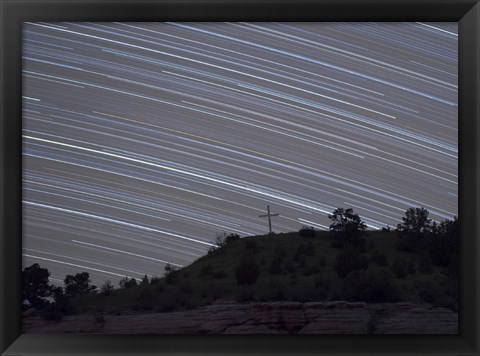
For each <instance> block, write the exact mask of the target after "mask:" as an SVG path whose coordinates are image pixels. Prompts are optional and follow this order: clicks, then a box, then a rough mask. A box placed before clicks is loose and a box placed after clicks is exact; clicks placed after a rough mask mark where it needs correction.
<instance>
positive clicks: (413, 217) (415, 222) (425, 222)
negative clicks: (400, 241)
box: [397, 208, 432, 238]
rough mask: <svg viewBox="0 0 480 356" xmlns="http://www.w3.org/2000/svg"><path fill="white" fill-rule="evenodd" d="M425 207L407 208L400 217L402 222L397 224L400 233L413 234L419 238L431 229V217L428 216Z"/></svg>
mask: <svg viewBox="0 0 480 356" xmlns="http://www.w3.org/2000/svg"><path fill="white" fill-rule="evenodd" d="M428 214H429V213H428V210H427V209H425V208H409V209H408V210H407V211H406V212H405V216H404V217H403V218H402V221H403V222H402V223H401V224H398V225H397V230H398V231H399V232H400V233H401V234H408V235H413V236H415V237H418V238H421V237H423V236H425V235H426V234H427V233H429V232H430V231H431V230H432V226H431V224H430V223H431V219H429V218H428Z"/></svg>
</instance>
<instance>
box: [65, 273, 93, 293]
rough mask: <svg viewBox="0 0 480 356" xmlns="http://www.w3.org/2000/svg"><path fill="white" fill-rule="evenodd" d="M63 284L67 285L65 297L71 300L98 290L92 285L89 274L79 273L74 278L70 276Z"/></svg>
mask: <svg viewBox="0 0 480 356" xmlns="http://www.w3.org/2000/svg"><path fill="white" fill-rule="evenodd" d="M63 283H64V284H65V295H66V296H67V297H69V298H70V297H76V296H79V295H85V294H90V293H94V292H95V291H96V289H97V287H96V286H94V285H92V284H91V280H90V275H89V274H88V273H87V272H82V273H77V274H76V275H74V276H73V275H71V274H68V275H67V276H66V277H65V279H64V280H63Z"/></svg>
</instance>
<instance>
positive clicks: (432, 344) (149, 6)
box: [0, 0, 480, 355]
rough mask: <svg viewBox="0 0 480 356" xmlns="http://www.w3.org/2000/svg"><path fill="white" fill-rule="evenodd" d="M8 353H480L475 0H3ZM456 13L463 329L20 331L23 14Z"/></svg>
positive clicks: (4, 346)
mask: <svg viewBox="0 0 480 356" xmlns="http://www.w3.org/2000/svg"><path fill="white" fill-rule="evenodd" d="M0 14H1V30H0V33H1V63H0V64H1V75H2V77H1V78H2V79H1V95H0V98H1V99H0V100H1V101H0V110H1V122H0V124H1V126H0V135H1V140H0V142H1V151H0V172H1V181H0V184H1V185H0V190H1V191H0V200H1V203H0V204H1V205H0V206H1V208H0V209H1V210H0V212H1V214H0V227H1V230H0V233H1V235H0V254H1V255H0V352H1V354H2V355H67V354H68V355H69V354H75V355H84V354H85V355H93V354H95V355H113V354H115V355H147V354H148V355H153V354H158V355H180V354H181V355H188V354H191V355H193V354H194V355H215V354H218V355H234V354H235V355H239V354H252V355H253V354H255V355H259V354H262V355H263V354H265V355H267V354H272V355H273V354H275V355H294V354H295V355H297V354H318V355H323V354H325V355H327V354H329V355H330V354H338V355H340V354H342V355H347V354H352V355H354V354H355V355H362V354H365V355H366V354H369V355H380V354H382V355H406V354H409V355H479V334H480V330H479V319H480V318H479V315H480V308H479V304H480V295H479V282H480V275H479V270H480V268H479V261H480V249H479V247H480V243H479V237H480V233H479V232H480V230H479V227H480V225H479V219H480V209H479V207H480V197H479V192H480V191H479V182H480V161H479V158H480V157H479V153H480V120H479V119H480V104H479V102H480V90H479V82H480V60H479V57H480V4H479V3H478V0H419V1H415V0H413V1H411V0H408V1H407V0H403V1H401V0H394V1H390V0H383V1H381V0H369V1H368V0H337V1H333V0H310V1H306V0H299V1H294V0H271V1H266V0H259V1H254V0H243V1H241V0H176V1H175V0H158V1H145V0H139V1H135V0H123V1H108V0H107V1H106V0H100V1H93V0H71V1H67V0H35V1H31V0H0ZM167 20H168V21H458V22H459V135H460V139H459V152H460V156H459V217H460V220H459V221H460V235H461V236H460V281H461V283H460V302H459V334H458V335H303V336H301V335H287V336H276V335H272V336H270V335H249V336H248V335H245V336H243V335H230V336H227V335H191V336H190V335H173V336H167V335H86V334H76V335H66V334H62V335H34V334H21V305H20V280H21V279H20V275H21V268H22V259H21V247H22V246H21V243H22V239H21V236H22V204H21V199H22V190H21V168H22V158H21V153H22V150H21V96H22V78H21V67H22V61H21V52H22V48H21V44H22V41H21V26H22V22H24V21H99V22H100V21H105V22H107V21H167Z"/></svg>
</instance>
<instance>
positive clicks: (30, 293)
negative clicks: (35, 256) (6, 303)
mask: <svg viewBox="0 0 480 356" xmlns="http://www.w3.org/2000/svg"><path fill="white" fill-rule="evenodd" d="M48 277H50V272H49V271H48V269H46V268H41V267H40V265H39V264H38V263H35V264H33V265H31V266H30V267H25V268H24V269H23V271H22V308H23V309H24V310H25V309H28V308H29V307H33V308H37V309H41V308H44V307H45V306H47V305H48V304H49V302H48V299H47V298H48V297H49V296H50V295H51V294H52V289H53V287H52V286H51V285H50V284H49V282H48Z"/></svg>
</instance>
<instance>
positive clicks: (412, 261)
mask: <svg viewBox="0 0 480 356" xmlns="http://www.w3.org/2000/svg"><path fill="white" fill-rule="evenodd" d="M407 271H408V273H410V274H415V273H417V263H416V262H415V258H414V257H412V258H410V261H409V262H408V270H407Z"/></svg>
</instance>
